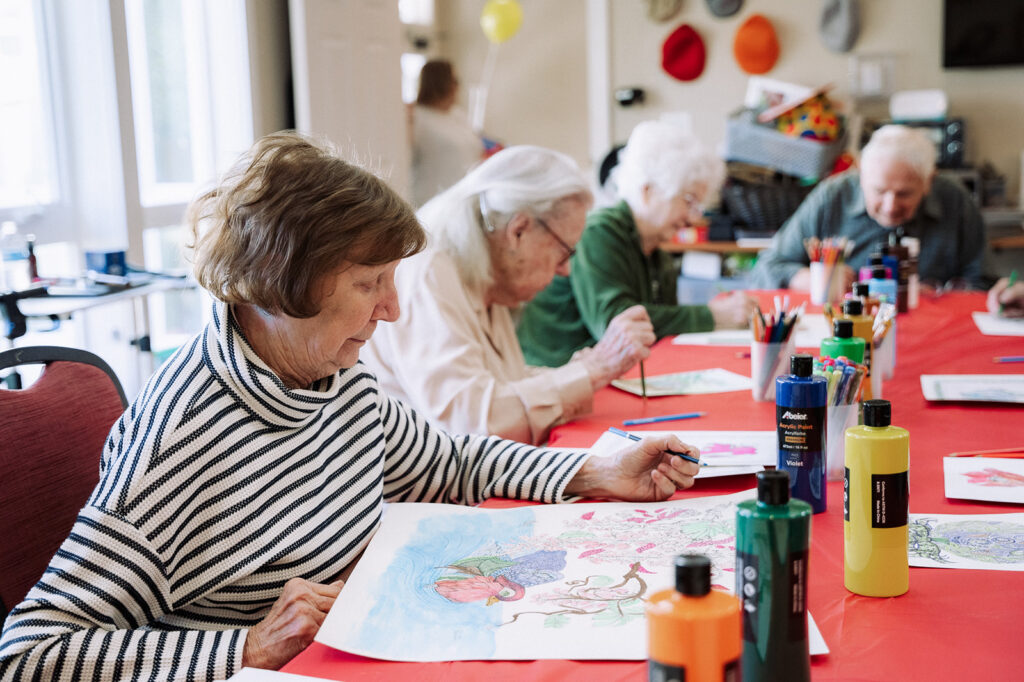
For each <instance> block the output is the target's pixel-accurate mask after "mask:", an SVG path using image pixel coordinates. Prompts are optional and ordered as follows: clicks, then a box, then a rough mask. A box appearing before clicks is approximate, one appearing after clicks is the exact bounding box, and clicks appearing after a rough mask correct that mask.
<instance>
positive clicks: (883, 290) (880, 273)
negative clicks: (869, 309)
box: [868, 265, 897, 304]
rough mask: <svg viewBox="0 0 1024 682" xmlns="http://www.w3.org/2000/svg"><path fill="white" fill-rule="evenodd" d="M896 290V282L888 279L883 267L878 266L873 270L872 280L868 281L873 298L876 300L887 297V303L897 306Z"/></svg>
mask: <svg viewBox="0 0 1024 682" xmlns="http://www.w3.org/2000/svg"><path fill="white" fill-rule="evenodd" d="M896 289H897V283H896V280H894V279H888V278H886V276H885V268H884V267H883V266H881V265H876V266H875V267H873V268H871V279H869V280H868V291H869V292H870V295H871V296H874V297H875V298H881V297H882V296H885V300H886V301H888V302H889V303H893V304H895V303H896V297H897V292H896Z"/></svg>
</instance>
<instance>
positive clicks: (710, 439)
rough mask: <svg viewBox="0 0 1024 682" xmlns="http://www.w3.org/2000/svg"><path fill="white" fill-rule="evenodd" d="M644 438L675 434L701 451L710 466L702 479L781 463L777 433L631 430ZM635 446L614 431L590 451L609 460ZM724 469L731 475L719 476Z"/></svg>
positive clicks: (743, 472)
mask: <svg viewBox="0 0 1024 682" xmlns="http://www.w3.org/2000/svg"><path fill="white" fill-rule="evenodd" d="M627 433H632V434H635V435H637V436H640V437H641V438H645V437H647V436H654V437H658V436H668V435H675V436H677V437H678V438H679V440H681V441H683V442H684V443H686V444H688V445H693V446H694V447H696V448H697V449H699V450H700V459H701V461H702V462H704V463H705V464H708V465H709V466H706V467H701V472H700V474H699V476H701V477H704V478H710V477H712V476H730V475H735V474H749V473H757V472H758V471H763V470H764V467H765V466H775V465H776V463H777V462H778V436H777V435H776V433H775V432H774V431H627ZM633 445H635V443H634V442H633V441H631V440H629V439H628V438H623V437H622V436H619V435H617V434H614V433H612V432H611V431H606V432H605V433H602V434H601V437H600V438H598V439H597V440H596V441H595V442H594V444H593V445H592V446H591V448H590V452H591V453H592V454H594V455H596V456H598V457H609V456H612V455H616V454H618V453H619V452H622V451H623V450H625V449H627V448H629V447H632V446H633ZM719 469H724V470H726V471H730V470H732V469H737V471H735V472H731V473H715V471H716V470H719Z"/></svg>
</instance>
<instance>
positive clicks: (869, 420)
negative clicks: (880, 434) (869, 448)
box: [864, 400, 892, 426]
mask: <svg viewBox="0 0 1024 682" xmlns="http://www.w3.org/2000/svg"><path fill="white" fill-rule="evenodd" d="M891 423H892V403H890V402H889V401H888V400H865V401H864V426H889V424H891Z"/></svg>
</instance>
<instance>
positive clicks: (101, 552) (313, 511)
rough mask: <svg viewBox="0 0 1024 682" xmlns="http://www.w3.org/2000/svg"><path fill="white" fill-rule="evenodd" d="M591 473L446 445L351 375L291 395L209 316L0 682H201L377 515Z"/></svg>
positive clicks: (549, 457)
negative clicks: (402, 504) (388, 506)
mask: <svg viewBox="0 0 1024 682" xmlns="http://www.w3.org/2000/svg"><path fill="white" fill-rule="evenodd" d="M584 459H585V455H582V454H568V455H567V454H565V453H559V452H552V451H549V450H543V449H537V448H533V447H531V446H527V445H523V444H521V443H515V442H512V441H505V440H500V439H498V438H488V437H482V436H459V437H452V436H448V435H447V434H445V433H443V432H439V431H437V430H435V429H433V428H431V427H430V426H429V425H428V424H427V422H426V421H425V420H423V419H422V418H420V417H419V416H418V415H417V414H416V413H415V412H413V411H412V410H411V409H409V408H407V407H406V406H404V405H403V404H402V403H400V402H398V401H396V400H394V399H393V398H390V397H388V396H387V395H385V394H383V393H381V391H380V389H379V387H378V385H377V383H376V381H375V379H374V377H373V376H372V375H371V374H370V373H369V372H367V371H366V369H365V368H364V367H363V366H362V365H361V364H359V365H357V366H355V367H353V368H351V369H345V370H341V371H340V372H338V373H337V374H336V375H332V376H329V377H327V378H324V379H321V380H320V381H318V382H317V383H316V384H315V385H314V386H312V387H311V388H310V389H306V390H290V389H287V388H285V387H284V386H283V385H282V384H281V382H280V380H279V379H278V378H277V377H276V376H275V375H274V374H273V373H272V372H271V371H270V369H269V367H268V366H267V365H266V364H265V363H264V362H262V361H261V360H260V359H259V358H258V357H257V356H256V355H255V353H254V352H253V351H252V349H251V348H250V347H249V345H248V343H247V342H246V341H245V339H244V338H243V336H242V334H241V332H240V329H239V328H238V326H237V324H236V323H235V321H234V318H233V317H231V316H230V313H229V308H228V307H227V306H225V305H224V304H221V303H218V304H217V305H215V307H214V320H213V322H212V323H211V324H210V325H209V326H208V327H207V328H206V329H205V330H204V331H203V332H202V333H200V334H199V335H198V336H197V337H196V338H195V339H194V340H193V341H191V342H190V343H189V344H187V345H186V346H184V347H182V348H181V349H180V350H179V351H178V352H177V353H176V354H175V355H174V357H173V358H172V359H171V360H169V361H168V362H167V363H166V364H165V365H164V366H163V367H162V368H161V369H160V370H159V371H158V372H157V374H155V375H154V376H153V378H152V379H150V381H149V382H148V383H147V385H146V386H145V388H144V389H143V391H142V393H141V394H140V395H139V397H138V398H137V399H136V400H135V402H134V403H133V404H132V406H131V407H130V408H129V409H128V410H127V411H126V412H125V413H124V415H122V417H121V418H120V419H119V420H118V421H117V423H116V424H114V427H113V428H112V429H111V432H110V436H109V438H108V440H107V444H106V448H105V451H104V453H103V458H102V463H101V475H100V482H99V484H98V486H97V487H96V489H95V491H93V493H92V496H91V498H90V499H89V502H88V504H87V506H86V507H85V508H84V509H82V511H81V512H80V514H79V516H78V520H77V521H76V523H75V526H74V528H73V529H72V531H71V535H70V536H69V538H68V539H67V540H65V542H64V544H63V545H62V546H61V548H60V550H59V551H58V552H57V555H56V556H55V557H54V558H53V560H52V562H51V563H50V566H49V568H48V569H47V571H46V573H45V574H44V576H43V577H42V579H41V580H40V581H39V583H38V584H37V585H36V586H35V587H33V588H32V590H31V591H30V592H29V594H28V596H27V597H26V599H25V601H23V602H22V603H21V604H20V605H18V606H17V607H16V608H15V609H13V610H12V611H11V613H10V615H9V616H8V618H7V620H6V622H5V623H4V628H3V634H2V637H0V679H2V680H30V679H43V680H104V681H106V680H120V679H152V680H212V679H223V678H225V677H228V676H230V675H232V674H233V673H234V672H236V671H237V670H238V668H239V667H240V665H241V655H242V648H243V646H244V643H245V637H246V632H247V628H249V627H251V626H252V625H254V624H256V623H257V622H259V621H260V620H261V619H262V618H263V617H264V616H265V615H266V614H267V612H268V610H269V608H270V606H271V604H272V603H273V602H274V601H275V600H276V599H277V597H278V596H279V595H280V593H281V590H282V587H283V585H284V583H285V582H286V581H287V580H289V579H290V578H293V577H296V576H300V577H303V578H306V579H308V580H312V581H315V582H322V583H325V582H330V581H331V580H333V579H335V578H336V576H337V575H338V574H339V573H340V572H341V570H342V569H343V568H344V567H345V566H346V565H347V564H348V563H349V562H351V561H352V560H353V558H354V557H356V556H357V555H358V554H359V552H360V551H361V550H362V549H363V547H365V545H366V544H367V542H369V540H370V537H371V536H372V535H373V532H374V531H375V530H376V528H377V526H378V523H379V520H380V515H381V510H382V503H383V501H384V500H389V501H415V502H453V503H461V504H475V503H478V502H480V501H481V500H483V499H485V498H487V497H489V496H492V495H498V496H505V497H515V498H524V499H532V500H537V501H544V502H557V501H561V500H562V494H563V491H564V489H565V486H566V484H567V483H568V481H569V480H570V479H571V478H572V477H573V475H574V474H575V473H576V471H577V470H578V469H579V467H580V466H581V465H582V463H583V460H584Z"/></svg>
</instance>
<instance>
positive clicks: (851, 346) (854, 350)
mask: <svg viewBox="0 0 1024 682" xmlns="http://www.w3.org/2000/svg"><path fill="white" fill-rule="evenodd" d="M832 334H833V336H832V337H831V338H828V339H822V341H821V354H822V355H824V356H825V357H827V358H838V357H845V358H847V359H849V360H851V361H853V362H857V363H863V362H864V339H862V338H860V337H859V336H854V335H853V322H852V321H850V320H847V319H844V318H839V319H836V320H832Z"/></svg>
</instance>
